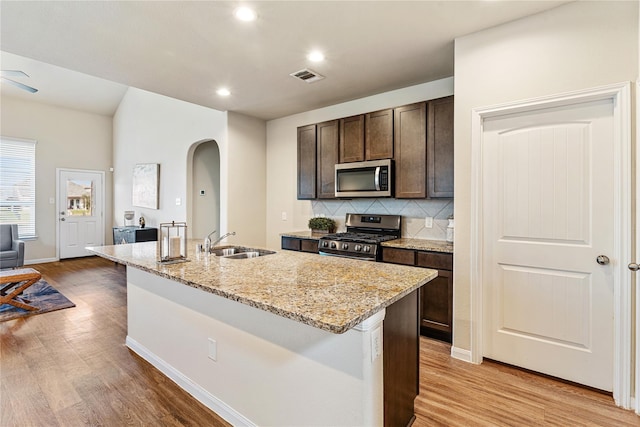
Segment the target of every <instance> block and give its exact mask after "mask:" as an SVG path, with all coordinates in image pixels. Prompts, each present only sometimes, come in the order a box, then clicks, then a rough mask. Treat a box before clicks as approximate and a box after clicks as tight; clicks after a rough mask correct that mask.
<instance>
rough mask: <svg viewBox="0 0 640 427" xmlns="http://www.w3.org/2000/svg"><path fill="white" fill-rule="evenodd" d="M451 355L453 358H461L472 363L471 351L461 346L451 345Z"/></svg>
mask: <svg viewBox="0 0 640 427" xmlns="http://www.w3.org/2000/svg"><path fill="white" fill-rule="evenodd" d="M451 357H453V358H454V359H458V360H462V361H464V362H469V363H473V360H472V359H471V351H469V350H465V349H463V348H458V347H453V346H452V347H451Z"/></svg>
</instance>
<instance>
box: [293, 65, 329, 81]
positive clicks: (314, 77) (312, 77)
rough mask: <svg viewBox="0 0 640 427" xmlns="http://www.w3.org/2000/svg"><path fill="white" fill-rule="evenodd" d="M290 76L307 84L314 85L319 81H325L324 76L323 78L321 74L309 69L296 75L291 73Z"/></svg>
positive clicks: (297, 72)
mask: <svg viewBox="0 0 640 427" xmlns="http://www.w3.org/2000/svg"><path fill="white" fill-rule="evenodd" d="M289 75H290V76H291V77H295V78H296V79H300V80H302V81H303V82H307V83H313V82H317V81H318V80H322V79H324V76H321V75H320V74H318V73H316V72H315V71H313V70H309V69H308V68H305V69H304V70H300V71H296V72H295V73H291V74H289Z"/></svg>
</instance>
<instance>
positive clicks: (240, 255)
mask: <svg viewBox="0 0 640 427" xmlns="http://www.w3.org/2000/svg"><path fill="white" fill-rule="evenodd" d="M211 254H212V255H215V256H219V257H223V258H229V259H246V258H256V257H259V256H265V255H271V254H275V252H274V251H268V250H266V249H253V248H247V247H244V246H221V247H216V248H213V249H211Z"/></svg>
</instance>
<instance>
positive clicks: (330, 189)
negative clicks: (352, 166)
mask: <svg viewBox="0 0 640 427" xmlns="http://www.w3.org/2000/svg"><path fill="white" fill-rule="evenodd" d="M316 127H317V129H316V143H317V157H316V159H317V162H318V164H317V167H318V176H317V193H316V197H317V198H318V199H334V198H335V197H336V186H335V165H336V163H338V160H339V158H338V157H339V140H340V132H339V129H340V121H339V120H331V121H328V122H324V123H319V124H317V125H316Z"/></svg>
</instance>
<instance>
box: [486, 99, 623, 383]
mask: <svg viewBox="0 0 640 427" xmlns="http://www.w3.org/2000/svg"><path fill="white" fill-rule="evenodd" d="M613 129H614V126H613V101H612V100H611V99H607V100H599V101H591V102H582V103H578V104H574V105H569V106H564V107H554V108H546V109H540V110H534V111H529V112H524V113H517V114H511V115H505V116H499V117H494V118H488V119H486V120H485V121H484V129H483V159H482V170H483V176H482V179H483V183H482V188H483V196H482V197H483V201H482V206H483V212H482V218H483V219H482V233H483V248H482V250H483V258H482V271H483V273H482V275H483V278H482V280H483V297H484V301H483V325H484V331H483V343H482V348H483V356H484V357H487V358H491V359H495V360H499V361H502V362H506V363H510V364H513V365H517V366H521V367H524V368H527V369H531V370H534V371H538V372H542V373H545V374H549V375H553V376H556V377H560V378H564V379H568V380H571V381H575V382H578V383H581V384H585V385H589V386H592V387H596V388H599V389H602V390H608V391H611V390H612V387H613V350H614V326H613V313H614V308H613V303H614V299H613V297H614V281H613V270H612V268H613V267H612V263H613V262H614V261H615V262H616V263H619V260H613V259H611V261H610V263H609V264H607V263H606V259H605V258H600V262H601V263H600V264H599V263H598V261H597V260H598V257H599V256H601V255H603V256H607V257H610V258H611V257H612V256H613V254H614V253H616V251H615V248H614V223H615V216H614V215H615V212H614V211H615V209H614V208H613V206H614V196H613V194H614V182H615V179H614V177H615V173H616V171H615V170H614V169H615V168H614V155H613V152H614V149H613V142H612V141H613V140H614V138H613V132H614V130H613Z"/></svg>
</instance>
